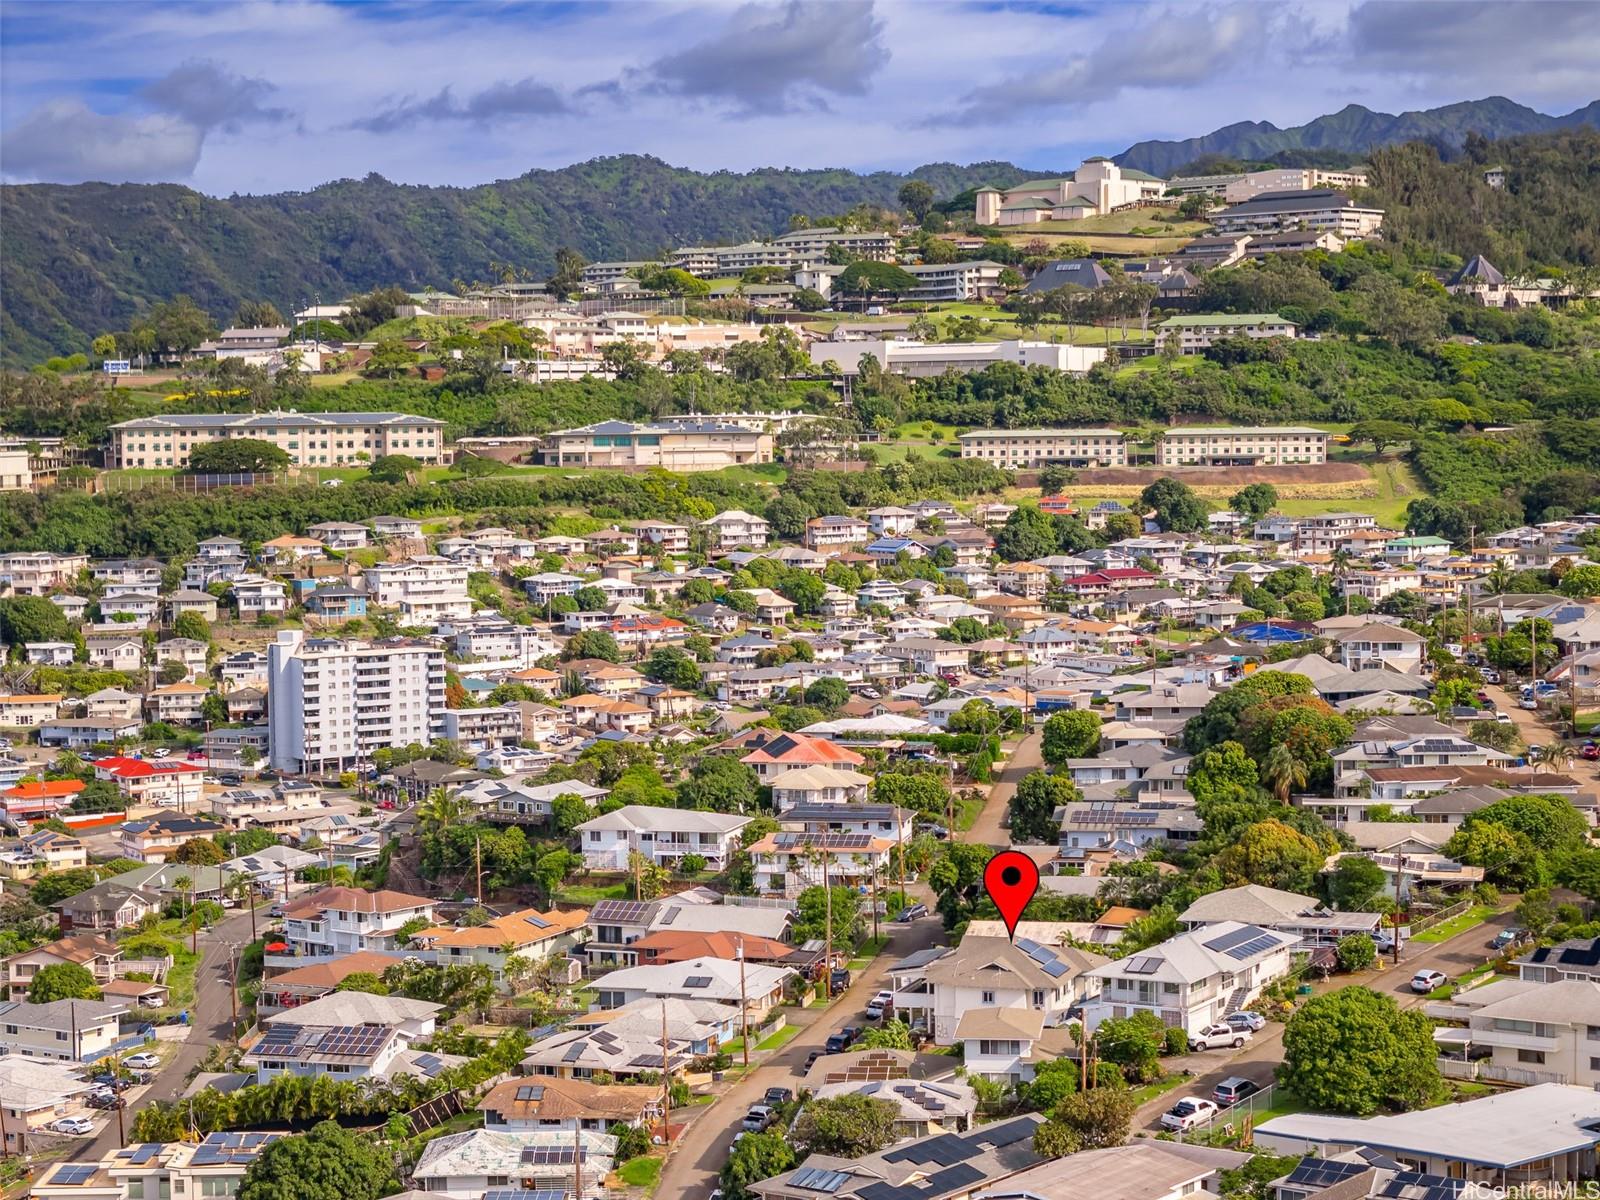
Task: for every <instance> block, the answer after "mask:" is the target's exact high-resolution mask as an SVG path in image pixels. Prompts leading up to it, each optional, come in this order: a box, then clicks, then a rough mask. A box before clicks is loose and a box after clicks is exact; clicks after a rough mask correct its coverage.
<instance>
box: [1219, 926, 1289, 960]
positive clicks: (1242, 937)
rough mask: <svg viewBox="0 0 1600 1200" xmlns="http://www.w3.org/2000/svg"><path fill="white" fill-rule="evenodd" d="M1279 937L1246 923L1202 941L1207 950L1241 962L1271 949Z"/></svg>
mask: <svg viewBox="0 0 1600 1200" xmlns="http://www.w3.org/2000/svg"><path fill="white" fill-rule="evenodd" d="M1279 942H1280V939H1278V938H1277V937H1274V936H1273V935H1272V934H1270V933H1269V934H1263V933H1262V932H1261V930H1259V929H1257V928H1256V927H1255V926H1254V925H1246V926H1245V927H1244V928H1243V929H1234V930H1231V931H1229V932H1228V933H1225V934H1223V935H1222V936H1221V937H1217V938H1212V939H1211V940H1210V941H1209V942H1205V943H1203V944H1204V945H1205V948H1206V949H1207V950H1215V951H1217V952H1218V953H1221V954H1226V955H1227V956H1228V957H1229V958H1236V959H1238V960H1239V961H1240V962H1243V961H1244V960H1245V959H1247V958H1253V957H1255V956H1256V955H1257V954H1260V953H1262V952H1263V951H1267V950H1271V949H1272V948H1273V947H1275V946H1277V945H1278V944H1279Z"/></svg>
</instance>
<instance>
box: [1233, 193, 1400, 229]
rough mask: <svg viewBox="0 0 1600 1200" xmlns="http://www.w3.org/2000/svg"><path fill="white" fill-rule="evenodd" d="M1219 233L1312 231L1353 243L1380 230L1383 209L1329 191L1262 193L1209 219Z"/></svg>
mask: <svg viewBox="0 0 1600 1200" xmlns="http://www.w3.org/2000/svg"><path fill="white" fill-rule="evenodd" d="M1211 224H1212V225H1213V226H1215V227H1216V230H1217V232H1218V233H1277V232H1280V231H1282V230H1285V229H1314V230H1318V231H1326V232H1329V233H1336V234H1338V235H1339V236H1340V237H1342V238H1346V239H1349V240H1355V239H1359V238H1365V237H1370V236H1371V235H1372V234H1374V233H1377V232H1378V230H1379V229H1381V228H1383V209H1381V208H1372V207H1369V206H1368V205H1365V204H1357V203H1356V202H1355V201H1354V200H1352V199H1350V197H1349V196H1347V195H1345V194H1344V193H1343V192H1339V191H1335V190H1334V189H1332V188H1307V189H1305V190H1304V191H1292V192H1262V193H1260V194H1259V195H1257V196H1254V197H1252V198H1251V199H1249V200H1244V201H1241V202H1240V203H1238V204H1235V205H1233V206H1232V207H1230V208H1225V209H1223V210H1222V211H1221V212H1219V213H1216V214H1214V215H1213V216H1212V217H1211Z"/></svg>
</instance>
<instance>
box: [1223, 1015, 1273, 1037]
mask: <svg viewBox="0 0 1600 1200" xmlns="http://www.w3.org/2000/svg"><path fill="white" fill-rule="evenodd" d="M1228 1024H1229V1025H1232V1026H1233V1027H1234V1028H1235V1029H1244V1030H1247V1031H1248V1032H1250V1033H1258V1032H1260V1031H1261V1030H1262V1029H1264V1028H1266V1024H1267V1019H1266V1018H1265V1017H1263V1016H1262V1015H1261V1014H1260V1013H1258V1012H1235V1013H1229V1014H1228Z"/></svg>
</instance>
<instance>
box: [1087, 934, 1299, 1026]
mask: <svg viewBox="0 0 1600 1200" xmlns="http://www.w3.org/2000/svg"><path fill="white" fill-rule="evenodd" d="M1298 944H1299V939H1298V938H1297V937H1295V936H1293V935H1292V934H1286V933H1279V932H1276V931H1274V930H1269V929H1262V928H1261V927H1260V926H1258V925H1244V924H1240V923H1239V922H1237V921H1222V922H1219V923H1217V924H1215V925H1208V926H1206V927H1204V928H1202V929H1197V930H1194V931H1192V932H1189V933H1180V934H1179V935H1178V936H1177V937H1174V938H1168V939H1167V940H1166V941H1164V942H1162V943H1161V944H1160V945H1159V946H1152V947H1151V948H1150V949H1148V950H1144V951H1141V952H1140V953H1138V954H1130V955H1129V956H1128V957H1126V958H1122V959H1118V960H1116V961H1115V962H1109V963H1106V964H1104V965H1103V966H1099V967H1096V968H1094V970H1093V971H1091V972H1090V974H1091V975H1093V976H1094V977H1095V978H1096V979H1098V980H1099V981H1100V984H1101V988H1100V993H1099V995H1098V996H1097V997H1096V998H1095V999H1094V1000H1093V1001H1091V1002H1089V1003H1088V1004H1086V1005H1085V1006H1084V1020H1085V1022H1086V1023H1087V1025H1088V1027H1089V1028H1090V1029H1096V1028H1098V1027H1099V1025H1100V1022H1101V1021H1104V1020H1106V1019H1107V1018H1108V1017H1119V1018H1120V1017H1129V1016H1132V1015H1133V1014H1134V1013H1136V1012H1150V1013H1154V1014H1155V1015H1156V1016H1157V1017H1159V1018H1160V1019H1161V1023H1162V1024H1163V1025H1169V1026H1176V1027H1178V1028H1181V1029H1186V1030H1188V1031H1189V1032H1190V1033H1194V1032H1196V1031H1198V1030H1200V1029H1203V1028H1205V1027H1206V1026H1207V1025H1210V1024H1212V1023H1213V1022H1216V1021H1220V1020H1222V1018H1224V1017H1226V1016H1227V1015H1228V1014H1229V1013H1232V1012H1237V1011H1239V1010H1240V1009H1242V1008H1244V1007H1245V1005H1247V1004H1249V1003H1250V1002H1251V1001H1252V1000H1254V999H1255V998H1256V997H1257V996H1259V995H1260V994H1261V992H1262V989H1264V988H1265V987H1266V986H1267V985H1268V984H1270V983H1272V982H1273V981H1274V980H1277V979H1281V978H1282V977H1283V976H1284V975H1286V974H1288V972H1289V968H1290V965H1291V964H1290V951H1291V950H1292V949H1293V948H1294V947H1295V946H1296V945H1298Z"/></svg>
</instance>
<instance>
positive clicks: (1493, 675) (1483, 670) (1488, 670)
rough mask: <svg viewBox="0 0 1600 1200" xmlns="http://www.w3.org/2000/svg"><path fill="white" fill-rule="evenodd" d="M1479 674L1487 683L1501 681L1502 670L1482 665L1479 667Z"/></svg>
mask: <svg viewBox="0 0 1600 1200" xmlns="http://www.w3.org/2000/svg"><path fill="white" fill-rule="evenodd" d="M1478 674H1479V675H1481V676H1482V677H1483V681H1484V682H1485V683H1499V682H1500V672H1499V671H1496V670H1495V669H1494V668H1493V667H1480V668H1479V669H1478Z"/></svg>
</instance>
